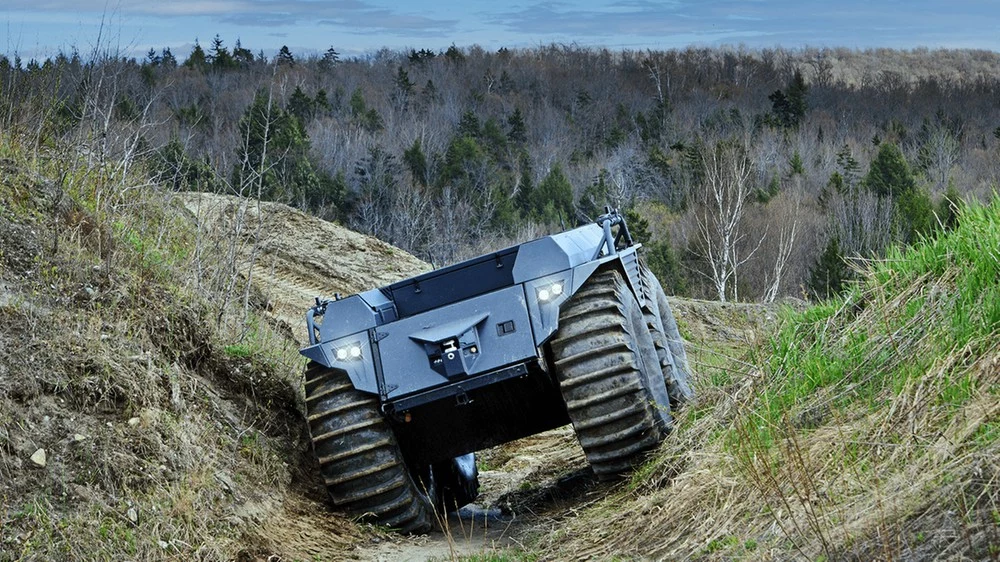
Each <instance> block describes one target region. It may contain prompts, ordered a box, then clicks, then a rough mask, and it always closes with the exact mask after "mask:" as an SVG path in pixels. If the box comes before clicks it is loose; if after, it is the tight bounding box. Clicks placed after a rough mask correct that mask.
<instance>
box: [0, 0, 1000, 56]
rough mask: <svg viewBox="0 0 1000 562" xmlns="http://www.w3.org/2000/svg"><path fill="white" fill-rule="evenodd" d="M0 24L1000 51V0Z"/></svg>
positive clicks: (119, 41) (45, 1)
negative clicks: (947, 48)
mask: <svg viewBox="0 0 1000 562" xmlns="http://www.w3.org/2000/svg"><path fill="white" fill-rule="evenodd" d="M102 24H103V25H102ZM0 26H2V27H0V51H2V52H4V53H7V54H12V53H14V52H17V53H19V54H20V55H21V57H22V58H25V59H27V58H33V57H34V58H43V57H46V56H50V55H53V54H55V53H57V52H59V51H60V50H62V51H66V52H69V51H71V50H72V49H73V48H76V49H77V50H78V51H80V52H81V53H82V54H86V53H87V52H90V51H91V50H93V48H94V46H95V45H97V44H98V43H100V45H101V46H102V47H113V48H119V49H122V50H124V51H127V52H130V53H138V54H141V53H145V52H146V51H148V50H149V48H150V47H153V48H155V49H157V50H160V49H161V48H163V47H170V48H171V50H173V52H174V54H175V55H177V56H178V57H179V58H181V59H184V58H186V57H187V54H188V53H189V52H190V49H191V46H192V45H193V44H194V42H195V40H198V41H200V42H201V44H202V45H203V46H208V45H210V44H211V40H212V38H213V37H214V36H215V35H216V34H218V35H220V36H221V37H222V39H223V40H224V41H225V44H226V46H229V47H231V46H232V45H233V43H235V41H236V39H240V40H241V41H242V44H243V46H244V47H247V48H249V49H251V50H252V51H254V52H255V53H256V52H258V51H260V50H263V51H264V52H266V53H268V54H271V53H274V52H275V51H277V50H278V49H279V48H280V47H281V46H282V45H287V46H288V47H289V48H290V49H291V50H292V52H293V53H294V54H297V55H300V56H302V55H308V54H311V53H322V52H323V51H325V50H326V49H328V48H329V47H331V46H332V47H334V48H336V49H337V50H338V51H339V52H341V53H342V54H344V55H358V54H364V53H367V52H372V51H374V50H377V49H379V48H381V47H389V48H391V49H409V48H414V49H422V48H426V49H431V50H434V51H438V50H442V49H445V48H447V47H448V46H449V45H451V44H455V45H457V46H459V47H464V46H469V45H473V44H478V45H481V46H482V47H484V48H487V49H490V50H494V49H498V48H500V47H504V46H506V47H531V46H537V45H540V44H544V45H547V44H550V43H576V44H578V45H584V46H606V47H609V48H612V49H615V50H619V49H623V48H625V49H646V48H652V49H669V48H675V47H685V46H688V45H699V46H706V45H707V46H713V45H740V44H744V45H747V46H750V47H773V46H778V45H781V46H784V47H801V46H805V45H810V46H817V47H819V46H846V47H859V48H864V47H883V46H884V47H901V48H912V47H932V48H933V47H956V48H963V47H972V48H984V49H991V50H1000V2H998V1H997V0H950V1H947V0H941V1H934V0H837V1H818V0H661V1H651V0H579V1H572V2H559V1H554V2H534V1H530V0H528V1H516V0H515V1H512V2H501V1H496V0H492V1H481V0H464V1H461V0H414V1H410V2H392V1H387V0H329V1H328V0H0ZM99 37H101V39H100V40H99V39H98V38H99Z"/></svg>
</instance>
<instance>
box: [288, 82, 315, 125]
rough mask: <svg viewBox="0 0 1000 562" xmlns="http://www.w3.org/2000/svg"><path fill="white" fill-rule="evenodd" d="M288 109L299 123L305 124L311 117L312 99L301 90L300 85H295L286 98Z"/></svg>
mask: <svg viewBox="0 0 1000 562" xmlns="http://www.w3.org/2000/svg"><path fill="white" fill-rule="evenodd" d="M288 111H289V112H290V113H291V114H292V115H294V116H295V117H296V118H298V120H299V123H301V124H302V125H306V124H307V123H309V121H310V120H311V119H312V117H313V111H314V108H313V100H312V98H310V97H309V96H307V95H306V94H305V93H304V92H303V91H302V88H301V87H299V86H296V87H295V91H294V92H292V96H291V97H290V98H289V99H288Z"/></svg>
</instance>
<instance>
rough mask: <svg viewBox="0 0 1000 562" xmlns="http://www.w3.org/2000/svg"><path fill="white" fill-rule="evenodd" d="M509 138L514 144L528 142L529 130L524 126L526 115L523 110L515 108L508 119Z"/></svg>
mask: <svg viewBox="0 0 1000 562" xmlns="http://www.w3.org/2000/svg"><path fill="white" fill-rule="evenodd" d="M507 127H508V129H507V138H508V139H510V142H512V143H514V144H524V143H525V142H527V141H528V128H527V126H525V124H524V115H522V114H521V108H519V107H515V108H514V112H513V113H511V114H510V117H508V118H507Z"/></svg>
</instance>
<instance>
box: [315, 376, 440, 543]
mask: <svg viewBox="0 0 1000 562" xmlns="http://www.w3.org/2000/svg"><path fill="white" fill-rule="evenodd" d="M305 380H306V381H307V383H306V407H307V409H308V420H309V434H310V436H312V442H313V451H314V452H315V454H316V458H317V459H318V460H319V465H320V472H321V473H322V476H323V480H324V482H326V485H327V490H328V491H329V493H330V497H331V498H332V499H333V503H334V504H336V505H337V507H339V508H341V509H343V510H344V511H346V512H347V513H349V514H350V515H352V516H355V517H365V518H368V519H371V520H373V521H375V522H377V523H380V524H383V525H387V526H389V527H394V528H397V529H400V530H401V531H403V532H406V533H424V532H427V531H430V530H431V529H432V528H434V522H435V518H434V513H433V510H432V507H431V504H430V502H429V501H428V500H427V498H426V496H425V495H424V494H422V493H421V492H420V490H419V489H418V488H417V486H416V484H415V483H414V481H413V478H412V477H411V476H410V474H409V472H408V471H407V469H406V465H405V464H404V463H403V460H402V455H401V454H400V452H399V446H398V444H397V443H396V437H395V435H394V434H393V433H392V429H391V428H390V427H389V425H388V424H387V423H386V422H385V420H384V419H382V416H381V414H379V412H378V409H377V401H376V400H374V399H372V397H371V396H369V395H367V394H364V393H361V392H358V391H356V390H355V389H354V386H353V385H352V384H351V382H350V379H348V377H347V374H346V373H344V372H342V371H335V370H333V369H328V368H326V367H323V366H322V365H319V364H316V363H310V364H309V366H308V367H307V368H306V377H305Z"/></svg>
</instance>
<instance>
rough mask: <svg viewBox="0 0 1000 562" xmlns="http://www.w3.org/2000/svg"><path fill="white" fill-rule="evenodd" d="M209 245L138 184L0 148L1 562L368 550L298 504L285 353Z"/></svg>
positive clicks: (303, 448) (295, 417)
mask: <svg viewBox="0 0 1000 562" xmlns="http://www.w3.org/2000/svg"><path fill="white" fill-rule="evenodd" d="M57 179H58V180H59V182H58V183H57V181H56V180H57ZM201 242H203V241H202V240H199V239H198V238H197V236H196V233H195V232H193V231H192V226H191V221H190V220H187V219H186V218H184V211H182V208H181V206H180V205H179V204H175V202H172V201H170V200H169V199H168V195H167V194H164V193H161V192H159V191H158V190H156V189H155V188H152V187H150V186H145V185H143V184H142V179H141V178H137V177H131V176H124V175H122V174H121V172H120V170H117V169H116V168H115V167H114V166H113V165H106V166H102V165H99V164H93V163H90V162H86V161H83V157H82V156H79V155H77V156H67V155H65V154H63V155H58V156H56V155H53V156H51V157H47V156H39V155H38V154H33V153H29V152H27V151H25V150H24V149H23V148H22V147H21V146H20V145H19V144H18V143H17V142H16V141H15V140H13V139H11V138H9V137H6V136H3V135H0V560H17V559H42V560H46V559H48V560H71V559H82V560H124V559H129V560H162V559H165V558H166V559H185V560H186V559H194V558H197V559H204V560H230V559H235V558H242V559H253V558H257V557H266V556H267V555H269V554H271V553H280V554H283V555H286V556H293V557H299V556H305V557H308V556H311V555H317V556H322V557H331V556H335V553H337V552H342V551H343V549H344V548H346V547H347V545H349V543H351V542H352V541H353V540H355V539H356V538H357V535H358V531H357V529H356V527H354V526H353V525H350V524H348V523H347V522H345V521H343V520H342V519H338V518H336V517H333V516H326V515H323V512H324V510H323V509H322V507H321V506H310V505H308V501H309V500H307V499H304V498H305V497H308V496H312V497H317V498H319V497H323V495H322V492H316V493H312V492H311V491H310V492H302V490H303V489H304V488H308V487H309V486H310V485H312V479H311V478H312V477H311V474H313V472H314V471H313V470H312V467H311V466H309V463H310V462H311V455H309V453H308V441H307V440H305V439H304V436H303V435H302V428H303V427H304V424H303V422H302V420H301V416H300V414H299V413H298V409H297V408H296V401H297V399H298V398H297V396H296V393H297V390H296V388H297V382H298V381H297V374H298V372H299V364H298V362H297V361H298V359H297V358H296V357H295V355H296V354H295V352H294V343H292V342H290V341H288V340H287V338H285V337H284V336H283V335H281V334H280V333H279V332H278V331H276V330H274V329H272V328H271V327H270V326H268V325H267V324H266V322H264V321H263V320H261V319H260V318H258V317H257V316H256V314H255V312H254V311H253V310H252V309H245V308H243V307H241V306H239V305H238V304H236V305H234V304H232V303H233V302H236V303H239V302H240V299H229V300H223V299H220V298H219V294H220V293H219V292H218V291H217V290H215V289H216V288H218V287H225V286H233V287H236V286H239V285H238V282H239V279H237V278H236V277H226V269H225V268H224V267H220V265H224V264H221V261H220V260H219V259H218V257H217V256H215V255H214V254H213V253H212V252H213V250H212V248H211V245H209V244H202V243H201ZM228 281H234V284H228V283H227V282H228ZM220 312H221V315H220ZM39 449H44V451H45V452H46V457H47V459H46V463H45V466H44V467H41V466H38V464H37V463H35V462H33V461H32V460H31V457H32V456H33V455H34V454H35V453H36V451H38V450H39ZM313 491H315V490H313ZM301 512H308V513H312V514H313V515H309V516H306V515H302V513H301ZM316 514H318V515H316ZM309 517H313V519H309ZM291 535H294V536H291ZM283 536H291V538H290V539H289V540H290V541H291V542H288V541H284V539H283V538H282V537H283ZM296 540H301V541H302V544H295V541H296ZM300 547H301V548H300Z"/></svg>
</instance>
